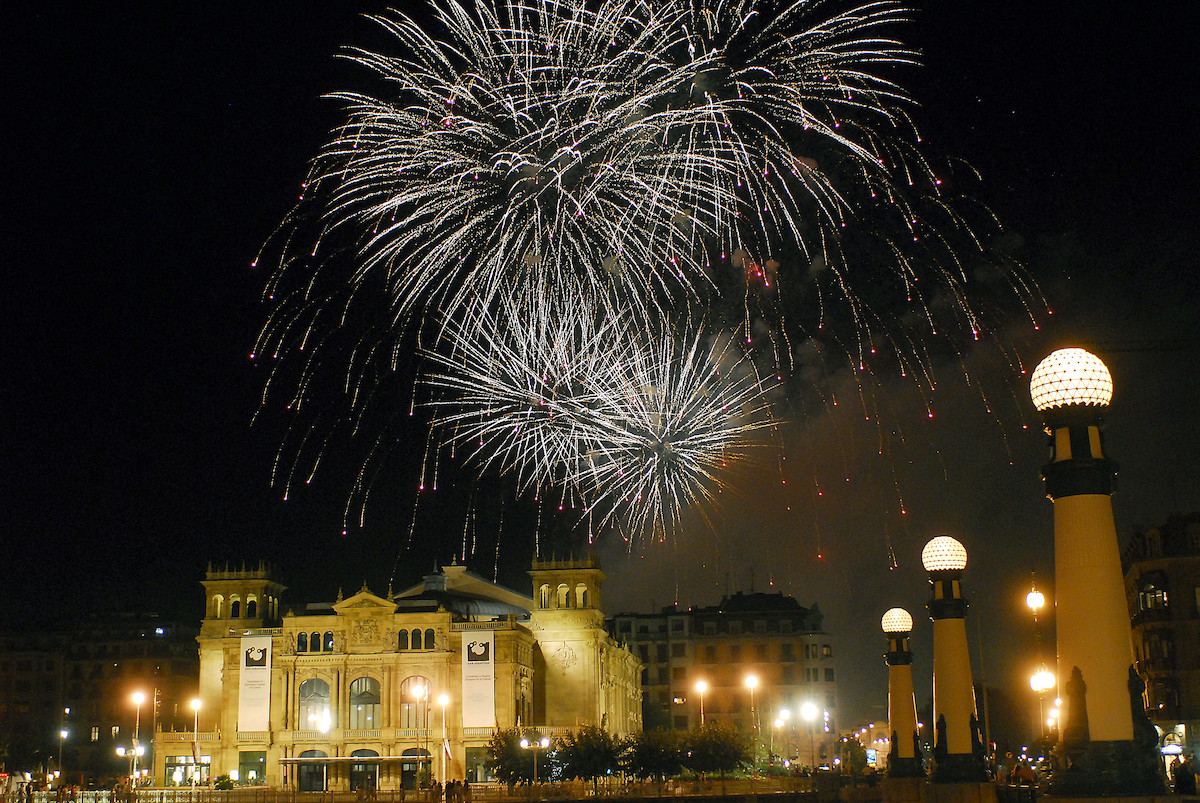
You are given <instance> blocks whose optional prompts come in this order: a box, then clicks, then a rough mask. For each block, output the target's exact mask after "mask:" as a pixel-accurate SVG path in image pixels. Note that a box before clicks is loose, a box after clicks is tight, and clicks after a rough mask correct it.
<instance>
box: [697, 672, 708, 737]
mask: <svg viewBox="0 0 1200 803" xmlns="http://www.w3.org/2000/svg"><path fill="white" fill-rule="evenodd" d="M706 691H708V684H707V683H705V682H704V681H703V680H697V681H696V693H697V694H699V695H700V727H702V728H703V727H704V692H706Z"/></svg>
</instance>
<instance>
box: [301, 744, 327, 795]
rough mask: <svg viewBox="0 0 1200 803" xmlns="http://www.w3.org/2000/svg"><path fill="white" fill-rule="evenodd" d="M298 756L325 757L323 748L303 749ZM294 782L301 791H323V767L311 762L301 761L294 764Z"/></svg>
mask: <svg viewBox="0 0 1200 803" xmlns="http://www.w3.org/2000/svg"><path fill="white" fill-rule="evenodd" d="M300 758H327V756H326V755H325V751H324V750H305V751H304V752H303V753H301V754H300ZM296 770H297V773H296V782H297V786H299V787H300V791H301V792H324V791H325V777H326V776H325V772H326V770H325V767H324V766H322V765H321V764H318V763H316V762H313V763H311V764H309V763H305V762H301V763H299V764H297V765H296Z"/></svg>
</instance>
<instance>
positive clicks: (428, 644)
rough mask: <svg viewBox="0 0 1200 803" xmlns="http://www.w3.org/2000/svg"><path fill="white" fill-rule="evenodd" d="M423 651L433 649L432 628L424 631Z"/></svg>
mask: <svg viewBox="0 0 1200 803" xmlns="http://www.w3.org/2000/svg"><path fill="white" fill-rule="evenodd" d="M425 649H427V650H432V649H433V628H432V627H431V628H429V629H428V630H426V631H425Z"/></svg>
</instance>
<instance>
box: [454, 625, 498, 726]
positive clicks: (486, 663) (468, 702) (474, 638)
mask: <svg viewBox="0 0 1200 803" xmlns="http://www.w3.org/2000/svg"><path fill="white" fill-rule="evenodd" d="M462 640H463V651H462V656H463V659H462V660H463V662H462V686H463V687H462V699H463V706H462V712H463V727H464V728H494V727H496V663H495V661H494V660H493V653H495V651H496V634H495V633H493V632H492V631H491V630H467V631H464V632H463V634H462Z"/></svg>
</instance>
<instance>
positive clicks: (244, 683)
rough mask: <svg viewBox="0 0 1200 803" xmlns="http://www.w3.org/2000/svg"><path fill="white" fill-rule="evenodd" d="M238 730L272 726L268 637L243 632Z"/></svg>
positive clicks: (263, 728) (269, 638) (269, 639)
mask: <svg viewBox="0 0 1200 803" xmlns="http://www.w3.org/2000/svg"><path fill="white" fill-rule="evenodd" d="M240 660H241V662H242V667H241V672H240V673H239V674H240V675H241V682H240V683H239V688H238V725H237V727H238V730H240V731H265V730H270V729H271V637H270V636H243V637H242V651H241V659H240Z"/></svg>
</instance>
